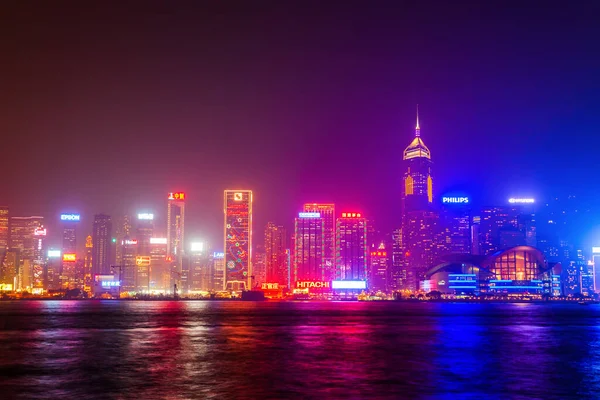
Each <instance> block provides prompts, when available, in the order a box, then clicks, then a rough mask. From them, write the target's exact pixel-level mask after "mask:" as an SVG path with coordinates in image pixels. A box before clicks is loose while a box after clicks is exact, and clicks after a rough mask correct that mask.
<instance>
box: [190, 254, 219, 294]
mask: <svg viewBox="0 0 600 400" xmlns="http://www.w3.org/2000/svg"><path fill="white" fill-rule="evenodd" d="M187 254H188V255H189V258H190V271H189V290H190V291H193V292H195V291H209V290H211V289H212V281H213V276H214V271H213V266H214V263H213V262H212V260H211V257H209V253H208V249H205V248H204V243H202V242H196V243H192V246H191V249H190V251H189V252H187ZM221 290H222V288H221Z"/></svg>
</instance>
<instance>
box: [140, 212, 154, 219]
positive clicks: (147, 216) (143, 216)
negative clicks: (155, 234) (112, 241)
mask: <svg viewBox="0 0 600 400" xmlns="http://www.w3.org/2000/svg"><path fill="white" fill-rule="evenodd" d="M138 219H141V220H146V221H152V220H153V219H154V214H150V213H140V214H138Z"/></svg>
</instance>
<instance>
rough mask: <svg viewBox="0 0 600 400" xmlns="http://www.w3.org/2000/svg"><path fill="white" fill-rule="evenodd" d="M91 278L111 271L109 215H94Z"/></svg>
mask: <svg viewBox="0 0 600 400" xmlns="http://www.w3.org/2000/svg"><path fill="white" fill-rule="evenodd" d="M92 242H93V243H94V247H93V250H92V279H93V277H94V276H95V275H107V274H110V273H111V259H112V255H111V250H112V247H113V246H112V245H113V243H112V220H111V218H110V216H109V215H105V214H96V215H94V226H93V230H92Z"/></svg>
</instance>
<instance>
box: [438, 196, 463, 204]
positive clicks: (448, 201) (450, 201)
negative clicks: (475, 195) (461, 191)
mask: <svg viewBox="0 0 600 400" xmlns="http://www.w3.org/2000/svg"><path fill="white" fill-rule="evenodd" d="M442 203H444V204H468V203H469V198H468V197H442Z"/></svg>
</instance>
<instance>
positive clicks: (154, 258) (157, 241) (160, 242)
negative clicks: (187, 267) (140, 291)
mask: <svg viewBox="0 0 600 400" xmlns="http://www.w3.org/2000/svg"><path fill="white" fill-rule="evenodd" d="M170 281H171V270H170V268H169V264H168V263H167V238H165V237H162V238H158V237H153V238H150V290H157V291H163V292H168V291H169V289H170Z"/></svg>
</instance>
